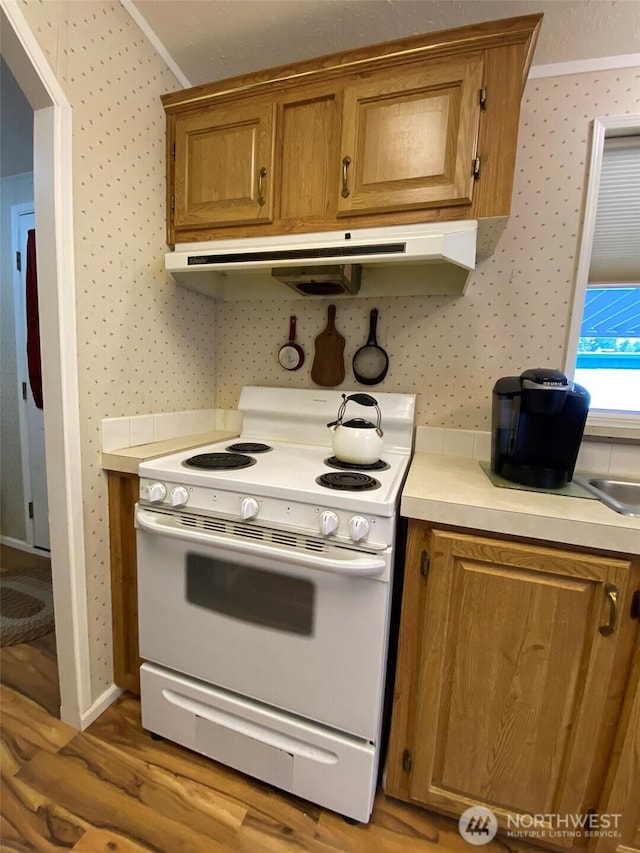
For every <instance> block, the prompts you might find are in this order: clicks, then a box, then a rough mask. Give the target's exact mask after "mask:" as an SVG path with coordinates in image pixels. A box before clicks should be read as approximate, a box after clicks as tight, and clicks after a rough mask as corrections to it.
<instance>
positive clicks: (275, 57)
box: [124, 0, 640, 86]
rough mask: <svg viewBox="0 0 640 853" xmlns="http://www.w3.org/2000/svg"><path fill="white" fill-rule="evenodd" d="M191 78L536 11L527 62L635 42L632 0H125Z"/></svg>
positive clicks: (627, 48)
mask: <svg viewBox="0 0 640 853" xmlns="http://www.w3.org/2000/svg"><path fill="white" fill-rule="evenodd" d="M124 5H125V6H126V5H133V6H135V8H136V9H137V10H138V12H139V13H140V14H141V15H142V16H143V17H144V19H145V20H146V22H147V24H148V26H149V27H150V28H151V29H152V30H153V31H154V33H155V34H156V36H157V37H158V39H159V40H160V41H161V42H162V43H163V45H164V47H165V48H166V50H167V51H168V53H169V54H170V55H171V56H172V58H173V60H174V61H175V63H176V64H177V65H178V67H179V68H180V69H181V71H182V73H183V75H184V76H185V77H186V78H187V80H188V83H189V85H191V86H196V85H199V84H202V83H209V82H212V81H214V80H222V79H225V78H226V77H233V76H235V75H237V74H244V73H248V72H251V71H258V70H261V69H265V68H272V67H274V66H277V65H283V64H286V63H288V62H296V61H298V60H301V59H310V58H312V57H314V56H322V55H323V54H327V53H335V52H336V51H340V50H347V49H350V48H355V47H362V46H365V45H369V44H375V43H376V42H382V41H389V40H391V39H394V38H401V37H403V36H409V35H415V34H420V33H427V32H433V31H438V30H444V29H448V28H450V27H458V26H463V25H465V24H471V23H478V22H479V21H491V20H498V19H499V18H509V17H515V16H517V15H528V14H532V13H535V12H543V13H544V16H545V17H544V20H543V24H542V31H541V35H540V39H539V41H538V47H537V49H536V53H535V56H534V59H533V64H534V65H546V64H549V63H556V62H568V61H573V60H583V59H593V58H596V57H602V56H619V55H623V54H631V53H637V52H639V51H640V0H134V2H133V3H132V4H131V3H125V4H124Z"/></svg>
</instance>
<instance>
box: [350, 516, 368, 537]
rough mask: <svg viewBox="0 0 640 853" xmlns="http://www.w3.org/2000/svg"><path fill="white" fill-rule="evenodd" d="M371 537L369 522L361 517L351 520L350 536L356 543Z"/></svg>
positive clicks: (354, 517)
mask: <svg viewBox="0 0 640 853" xmlns="http://www.w3.org/2000/svg"><path fill="white" fill-rule="evenodd" d="M368 535H369V522H368V521H367V519H366V518H363V517H362V516H361V515H354V516H353V517H352V518H350V519H349V536H350V537H351V538H352V539H353V541H354V542H359V541H360V540H361V539H366V538H367V536H368Z"/></svg>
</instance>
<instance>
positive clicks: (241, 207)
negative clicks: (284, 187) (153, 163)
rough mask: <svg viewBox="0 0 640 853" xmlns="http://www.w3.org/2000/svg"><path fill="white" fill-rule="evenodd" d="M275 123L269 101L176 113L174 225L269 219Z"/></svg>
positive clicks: (180, 226) (195, 226) (182, 226)
mask: <svg viewBox="0 0 640 853" xmlns="http://www.w3.org/2000/svg"><path fill="white" fill-rule="evenodd" d="M273 128H274V106H273V104H271V103H269V102H258V103H255V102H252V103H243V104H241V105H238V106H233V105H226V106H224V107H219V108H217V109H211V108H209V109H207V110H203V111H198V112H194V113H185V114H182V115H179V116H178V117H177V118H176V122H175V164H174V170H175V198H174V202H173V204H174V221H175V226H176V228H184V227H192V228H198V227H203V226H207V225H209V224H210V223H212V222H216V223H218V224H220V225H234V224H241V223H256V222H271V220H272V218H273Z"/></svg>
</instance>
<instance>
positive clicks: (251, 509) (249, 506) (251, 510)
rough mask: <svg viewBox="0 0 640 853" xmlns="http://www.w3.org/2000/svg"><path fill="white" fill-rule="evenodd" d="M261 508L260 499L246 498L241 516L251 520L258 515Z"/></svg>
mask: <svg viewBox="0 0 640 853" xmlns="http://www.w3.org/2000/svg"><path fill="white" fill-rule="evenodd" d="M259 509H260V507H259V506H258V501H257V500H256V499H255V498H245V499H244V500H243V501H242V505H241V507H240V518H242V519H244V521H249V520H250V519H251V518H255V517H256V515H257V514H258V510H259Z"/></svg>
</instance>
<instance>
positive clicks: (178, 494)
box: [169, 486, 189, 506]
mask: <svg viewBox="0 0 640 853" xmlns="http://www.w3.org/2000/svg"><path fill="white" fill-rule="evenodd" d="M188 500H189V492H188V491H187V490H186V489H185V487H184V486H176V487H175V489H171V494H170V495H169V503H170V504H171V506H184V505H185V504H186V502H187V501H188Z"/></svg>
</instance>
